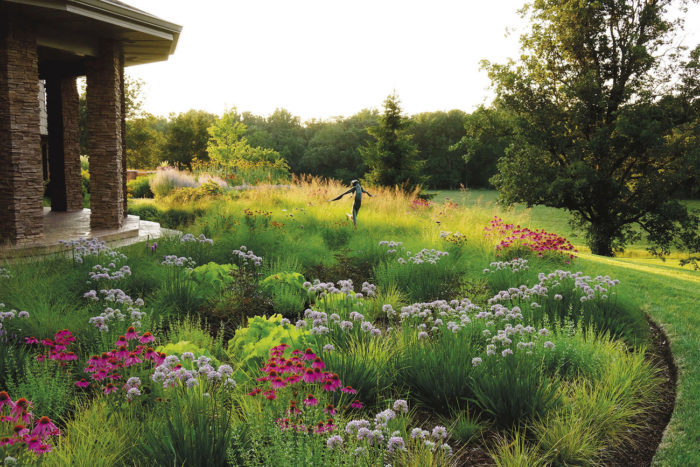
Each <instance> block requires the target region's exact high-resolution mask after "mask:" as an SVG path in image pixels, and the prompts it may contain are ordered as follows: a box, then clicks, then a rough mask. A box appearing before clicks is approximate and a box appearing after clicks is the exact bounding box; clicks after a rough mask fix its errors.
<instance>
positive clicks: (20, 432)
mask: <svg viewBox="0 0 700 467" xmlns="http://www.w3.org/2000/svg"><path fill="white" fill-rule="evenodd" d="M12 431H13V432H14V434H15V437H16V438H21V437H23V436H24V435H26V434H28V433H29V428H27V427H26V426H25V425H22V424H21V423H18V424H17V425H15V427H14V428H13V429H12Z"/></svg>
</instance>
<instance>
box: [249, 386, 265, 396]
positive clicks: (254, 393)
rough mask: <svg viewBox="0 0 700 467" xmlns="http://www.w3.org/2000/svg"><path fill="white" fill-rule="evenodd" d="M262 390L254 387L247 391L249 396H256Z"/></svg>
mask: <svg viewBox="0 0 700 467" xmlns="http://www.w3.org/2000/svg"><path fill="white" fill-rule="evenodd" d="M261 392H262V389H260V388H255V389H253V390H252V391H250V392H249V393H248V395H249V396H256V395H258V394H260V393H261Z"/></svg>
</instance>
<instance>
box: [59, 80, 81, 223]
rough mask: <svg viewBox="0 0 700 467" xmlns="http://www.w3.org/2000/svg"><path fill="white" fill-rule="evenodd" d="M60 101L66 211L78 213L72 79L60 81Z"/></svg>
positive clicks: (77, 120)
mask: <svg viewBox="0 0 700 467" xmlns="http://www.w3.org/2000/svg"><path fill="white" fill-rule="evenodd" d="M61 101H62V110H63V157H64V160H63V170H64V173H65V179H66V209H67V210H68V211H79V210H80V209H83V185H82V183H83V182H82V177H81V176H80V109H79V105H80V104H79V101H80V98H79V96H78V86H77V83H76V80H75V78H74V77H71V78H63V79H62V80H61Z"/></svg>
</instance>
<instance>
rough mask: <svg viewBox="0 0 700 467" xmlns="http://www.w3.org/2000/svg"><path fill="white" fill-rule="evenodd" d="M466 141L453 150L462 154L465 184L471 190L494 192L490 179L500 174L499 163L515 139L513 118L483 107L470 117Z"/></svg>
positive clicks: (467, 119)
mask: <svg viewBox="0 0 700 467" xmlns="http://www.w3.org/2000/svg"><path fill="white" fill-rule="evenodd" d="M464 132H465V133H466V134H465V135H464V137H463V138H462V139H461V140H460V141H459V143H457V144H456V145H455V146H454V149H455V150H457V151H460V152H461V153H462V154H463V156H462V157H463V159H464V164H465V170H466V175H465V177H464V179H465V184H466V185H467V186H468V187H470V188H491V187H493V185H491V183H490V182H489V180H490V179H491V177H493V176H494V175H496V174H497V173H498V168H497V164H498V160H499V159H500V158H501V157H503V155H504V154H505V151H506V148H507V147H509V146H510V145H511V144H512V143H513V141H514V137H515V125H514V122H513V117H512V115H510V114H509V113H508V112H507V111H505V110H503V109H500V108H496V107H490V108H485V107H483V106H481V107H479V108H478V109H476V110H475V111H474V112H472V113H471V114H470V115H468V116H467V118H466V119H465V122H464Z"/></svg>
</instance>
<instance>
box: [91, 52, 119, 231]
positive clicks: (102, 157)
mask: <svg viewBox="0 0 700 467" xmlns="http://www.w3.org/2000/svg"><path fill="white" fill-rule="evenodd" d="M86 65H87V70H86V71H87V73H86V75H87V111H88V124H87V126H88V156H89V157H90V208H91V210H92V214H91V216H90V226H91V227H92V228H93V229H116V228H119V227H120V226H121V224H122V222H123V220H124V192H123V191H124V182H123V180H122V178H123V168H122V100H123V99H124V94H123V93H122V86H121V75H122V73H123V68H124V62H123V55H122V52H121V48H120V46H119V43H117V42H113V41H106V42H104V43H102V44H101V46H100V56H99V57H97V58H93V59H90V60H89V61H88V62H87V64H86Z"/></svg>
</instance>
